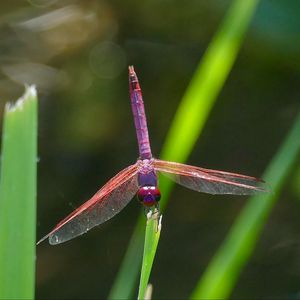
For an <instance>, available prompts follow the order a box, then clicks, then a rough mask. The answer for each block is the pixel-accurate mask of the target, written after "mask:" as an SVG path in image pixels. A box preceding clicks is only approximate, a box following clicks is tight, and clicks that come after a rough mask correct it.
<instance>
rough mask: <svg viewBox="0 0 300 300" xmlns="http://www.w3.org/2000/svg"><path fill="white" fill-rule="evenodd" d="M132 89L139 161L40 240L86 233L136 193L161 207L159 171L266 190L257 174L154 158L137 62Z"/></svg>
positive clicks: (191, 183)
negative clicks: (249, 174) (251, 174)
mask: <svg viewBox="0 0 300 300" xmlns="http://www.w3.org/2000/svg"><path fill="white" fill-rule="evenodd" d="M129 90H130V99H131V108H132V112H133V117H134V124H135V129H136V135H137V140H138V146H139V154H140V156H139V158H138V160H137V162H136V163H135V164H133V165H131V166H129V167H127V168H125V169H124V170H122V171H121V172H119V173H118V174H117V175H116V176H115V177H113V178H112V179H110V180H109V181H108V182H107V183H106V184H105V185H104V186H103V187H102V188H101V189H100V190H99V191H98V192H97V193H96V194H95V195H94V196H93V197H92V198H91V199H90V200H88V201H86V202H85V203H84V204H82V205H81V206H80V207H79V208H77V209H76V210H75V211H73V212H72V213H71V214H70V215H68V216H67V217H66V218H65V219H63V220H62V221H61V222H60V223H58V224H57V225H56V226H55V227H54V229H53V230H52V231H51V232H50V233H49V234H47V235H46V236H45V237H43V238H42V239H41V240H40V241H39V242H38V243H40V242H42V241H43V240H45V239H46V238H49V243H50V244H52V245H54V244H59V243H62V242H65V241H68V240H70V239H72V238H75V237H76V236H79V235H81V234H83V233H86V232H87V231H88V230H90V229H91V228H93V227H94V226H96V225H99V224H101V223H103V222H105V221H107V220H109V219H110V218H112V217H113V216H114V215H116V214H117V213H119V212H120V211H121V210H122V209H123V208H124V207H125V206H126V205H127V204H128V203H129V202H130V200H131V199H132V198H133V197H134V196H135V195H137V197H138V199H139V200H140V202H141V203H142V204H143V205H144V207H145V208H148V209H149V208H152V207H156V208H158V203H159V200H160V197H161V195H160V191H159V189H158V187H157V173H162V174H165V175H167V176H169V177H170V178H171V179H173V180H174V181H175V182H177V183H178V184H180V185H183V186H185V187H187V188H189V189H192V190H195V191H198V192H204V193H209V194H235V195H248V194H253V193H257V192H265V191H266V189H265V188H264V187H263V183H264V182H263V181H262V180H261V179H258V178H255V177H250V176H246V175H240V174H234V173H229V172H223V171H216V170H209V169H203V168H199V167H194V166H190V165H185V164H180V163H176V162H170V161H164V160H160V159H156V158H153V157H152V153H151V148H150V142H149V135H148V128H147V121H146V115H145V110H144V102H143V98H142V92H141V88H140V85H139V81H138V78H137V76H136V73H135V71H134V68H133V66H129Z"/></svg>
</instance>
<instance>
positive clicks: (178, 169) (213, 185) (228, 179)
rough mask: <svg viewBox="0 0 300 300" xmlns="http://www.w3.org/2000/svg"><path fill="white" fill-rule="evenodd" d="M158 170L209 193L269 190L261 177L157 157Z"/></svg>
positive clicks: (239, 193)
mask: <svg viewBox="0 0 300 300" xmlns="http://www.w3.org/2000/svg"><path fill="white" fill-rule="evenodd" d="M154 167H155V169H156V170H157V171H159V172H162V173H163V174H165V175H167V176H168V177H170V178H171V179H172V180H174V181H175V182H177V183H178V184H180V185H183V186H185V187H187V188H189V189H192V190H195V191H198V192H204V193H209V194H234V195H249V194H255V193H258V192H268V189H267V188H266V187H265V186H264V181H262V180H261V179H258V178H255V177H251V176H246V175H240V174H235V173H229V172H224V171H217V170H209V169H204V168H199V167H194V166H189V165H184V164H180V163H175V162H170V161H164V160H159V159H155V161H154Z"/></svg>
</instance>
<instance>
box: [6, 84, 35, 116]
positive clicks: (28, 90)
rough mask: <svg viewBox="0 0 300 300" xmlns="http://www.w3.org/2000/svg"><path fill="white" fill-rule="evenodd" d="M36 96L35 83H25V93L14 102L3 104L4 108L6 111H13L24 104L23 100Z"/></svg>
mask: <svg viewBox="0 0 300 300" xmlns="http://www.w3.org/2000/svg"><path fill="white" fill-rule="evenodd" d="M36 97H37V92H36V87H35V85H25V93H24V94H23V96H21V97H20V98H19V99H18V100H17V102H16V103H10V102H8V103H7V104H6V106H5V110H6V111H8V112H13V111H16V110H22V109H23V106H24V102H25V101H27V99H28V100H29V99H35V98H36Z"/></svg>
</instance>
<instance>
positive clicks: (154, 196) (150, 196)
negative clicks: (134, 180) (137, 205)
mask: <svg viewBox="0 0 300 300" xmlns="http://www.w3.org/2000/svg"><path fill="white" fill-rule="evenodd" d="M137 197H138V199H139V200H140V202H141V203H143V204H144V205H145V206H153V205H155V204H157V202H158V201H159V200H160V191H159V189H158V187H156V186H142V187H141V188H140V189H139V190H138V192H137Z"/></svg>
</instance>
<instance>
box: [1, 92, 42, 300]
mask: <svg viewBox="0 0 300 300" xmlns="http://www.w3.org/2000/svg"><path fill="white" fill-rule="evenodd" d="M36 162H37V96H36V90H35V88H34V87H27V88H26V92H25V94H24V96H23V97H22V98H21V99H19V100H18V101H17V102H16V104H15V105H10V104H8V105H6V108H5V113H4V126H3V135H2V160H1V182H0V278H1V280H0V299H33V298H34V278H35V231H36Z"/></svg>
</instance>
